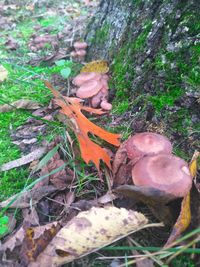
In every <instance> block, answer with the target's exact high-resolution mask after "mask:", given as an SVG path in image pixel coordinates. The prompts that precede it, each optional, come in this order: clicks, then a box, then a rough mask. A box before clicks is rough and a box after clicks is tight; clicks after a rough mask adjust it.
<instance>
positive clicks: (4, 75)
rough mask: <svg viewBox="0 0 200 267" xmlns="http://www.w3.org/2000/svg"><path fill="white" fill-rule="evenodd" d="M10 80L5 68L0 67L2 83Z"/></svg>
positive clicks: (0, 80)
mask: <svg viewBox="0 0 200 267" xmlns="http://www.w3.org/2000/svg"><path fill="white" fill-rule="evenodd" d="M7 78H8V71H7V69H6V68H4V66H2V65H0V82H3V81H4V80H6V79H7Z"/></svg>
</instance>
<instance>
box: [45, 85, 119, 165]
mask: <svg viewBox="0 0 200 267" xmlns="http://www.w3.org/2000/svg"><path fill="white" fill-rule="evenodd" d="M45 84H46V86H47V87H48V88H49V89H50V90H51V92H52V93H53V95H54V96H55V98H56V99H55V101H56V103H57V105H58V106H60V107H61V108H62V109H61V113H63V114H65V115H66V116H67V117H68V118H69V119H70V122H71V127H72V129H73V131H74V133H75V134H76V137H77V139H78V142H79V145H80V151H81V157H82V158H83V160H84V161H85V162H86V163H89V162H90V161H92V162H94V164H95V166H96V168H97V169H98V170H99V165H100V160H102V161H103V162H105V163H106V165H107V166H108V167H109V168H110V169H111V164H110V156H109V155H108V153H107V152H106V151H105V150H104V149H103V148H102V147H100V146H99V145H97V144H96V143H94V142H93V141H92V140H90V138H89V136H88V134H89V133H90V134H93V135H95V136H98V137H100V138H101V139H103V140H105V141H107V142H108V143H110V144H112V145H114V146H119V145H120V141H119V138H120V135H119V134H113V133H110V132H107V131H106V130H104V129H102V128H101V127H99V126H97V125H95V124H94V123H92V122H91V121H90V120H88V119H87V118H86V117H85V116H84V115H83V113H82V110H85V111H87V112H91V113H94V114H98V115H101V114H104V112H103V111H102V110H101V109H94V108H90V107H84V106H83V105H82V100H80V99H78V98H73V97H64V96H62V95H61V94H60V93H59V92H58V91H56V90H55V89H54V88H53V87H52V86H51V84H50V83H49V82H45Z"/></svg>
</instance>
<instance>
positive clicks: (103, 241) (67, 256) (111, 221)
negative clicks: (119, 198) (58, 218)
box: [29, 207, 148, 267]
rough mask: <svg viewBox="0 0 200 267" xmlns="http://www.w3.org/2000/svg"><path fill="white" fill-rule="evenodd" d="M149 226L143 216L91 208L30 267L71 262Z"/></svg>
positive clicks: (46, 266)
mask: <svg viewBox="0 0 200 267" xmlns="http://www.w3.org/2000/svg"><path fill="white" fill-rule="evenodd" d="M147 222H148V220H147V218H146V217H145V216H144V215H143V214H141V213H138V212H134V211H131V210H126V209H124V208H121V209H119V208H116V207H107V208H92V209H90V210H89V211H84V212H80V213H79V214H78V215H77V216H76V217H74V218H73V219H72V220H71V221H69V223H67V224H66V225H65V226H64V227H63V228H62V229H61V230H60V231H59V232H58V233H57V235H56V236H55V237H54V238H53V239H52V241H51V242H50V243H49V245H48V246H47V247H46V249H45V250H44V251H43V253H41V254H40V255H39V256H38V258H37V260H36V261H35V262H31V263H30V264H29V267H39V266H42V267H49V266H51V267H54V266H60V265H62V264H65V263H67V262H71V261H73V260H74V259H77V258H79V257H82V256H84V255H87V254H89V253H91V252H93V251H96V250H98V249H100V248H102V247H104V246H106V245H108V244H110V243H112V242H114V241H116V240H119V239H121V238H123V237H124V236H127V235H128V234H130V233H132V232H135V231H138V230H140V229H142V228H144V227H145V226H146V225H147Z"/></svg>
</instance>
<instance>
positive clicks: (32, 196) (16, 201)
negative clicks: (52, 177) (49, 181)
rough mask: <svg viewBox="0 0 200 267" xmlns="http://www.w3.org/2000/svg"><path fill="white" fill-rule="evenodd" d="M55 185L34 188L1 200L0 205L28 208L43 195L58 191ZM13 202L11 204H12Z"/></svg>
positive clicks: (2, 206) (3, 206)
mask: <svg viewBox="0 0 200 267" xmlns="http://www.w3.org/2000/svg"><path fill="white" fill-rule="evenodd" d="M56 190H57V189H56V188H55V187H54V186H51V185H48V186H42V187H40V188H33V189H31V190H28V191H25V192H23V193H21V194H16V195H14V196H12V197H10V198H8V199H7V200H5V201H3V202H0V207H1V208H5V207H7V206H8V205H9V207H10V208H22V209H23V208H28V207H30V205H35V204H37V203H38V202H39V200H40V199H42V198H43V197H45V196H47V195H49V194H51V193H54V192H56ZM10 203H11V204H10Z"/></svg>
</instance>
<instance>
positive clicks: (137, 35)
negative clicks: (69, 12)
mask: <svg viewBox="0 0 200 267" xmlns="http://www.w3.org/2000/svg"><path fill="white" fill-rule="evenodd" d="M198 12H199V5H198V0H193V1H192V0H151V1H147V0H102V1H101V2H100V5H99V8H98V10H97V12H96V14H95V16H94V17H93V18H92V19H91V22H90V23H89V25H88V28H87V33H86V36H85V40H86V41H87V42H88V44H89V49H88V57H87V60H88V61H89V60H95V59H106V60H108V61H109V62H110V69H111V74H112V81H111V89H112V88H113V89H114V90H115V97H114V101H113V105H114V110H116V112H118V113H121V114H122V116H125V115H124V114H127V112H126V111H129V112H131V114H134V116H130V117H131V123H132V128H133V130H134V131H136V132H139V131H144V130H156V131H157V132H162V133H165V134H166V135H168V136H169V137H170V138H171V140H173V141H174V142H175V144H176V148H177V151H176V152H177V154H180V155H181V154H184V153H185V152H186V153H187V156H188V155H189V156H191V155H192V153H193V150H194V149H195V148H198V146H199V140H198V138H199V132H200V117H199V113H200V112H199V110H200V108H199V102H200V93H199V85H200V78H199V77H200V68H199V55H200V53H199V51H200V50H199V46H198V33H199V29H200V25H199V19H198V17H199V15H198ZM129 114H130V113H129ZM126 117H127V116H126ZM180 148H181V149H180Z"/></svg>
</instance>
